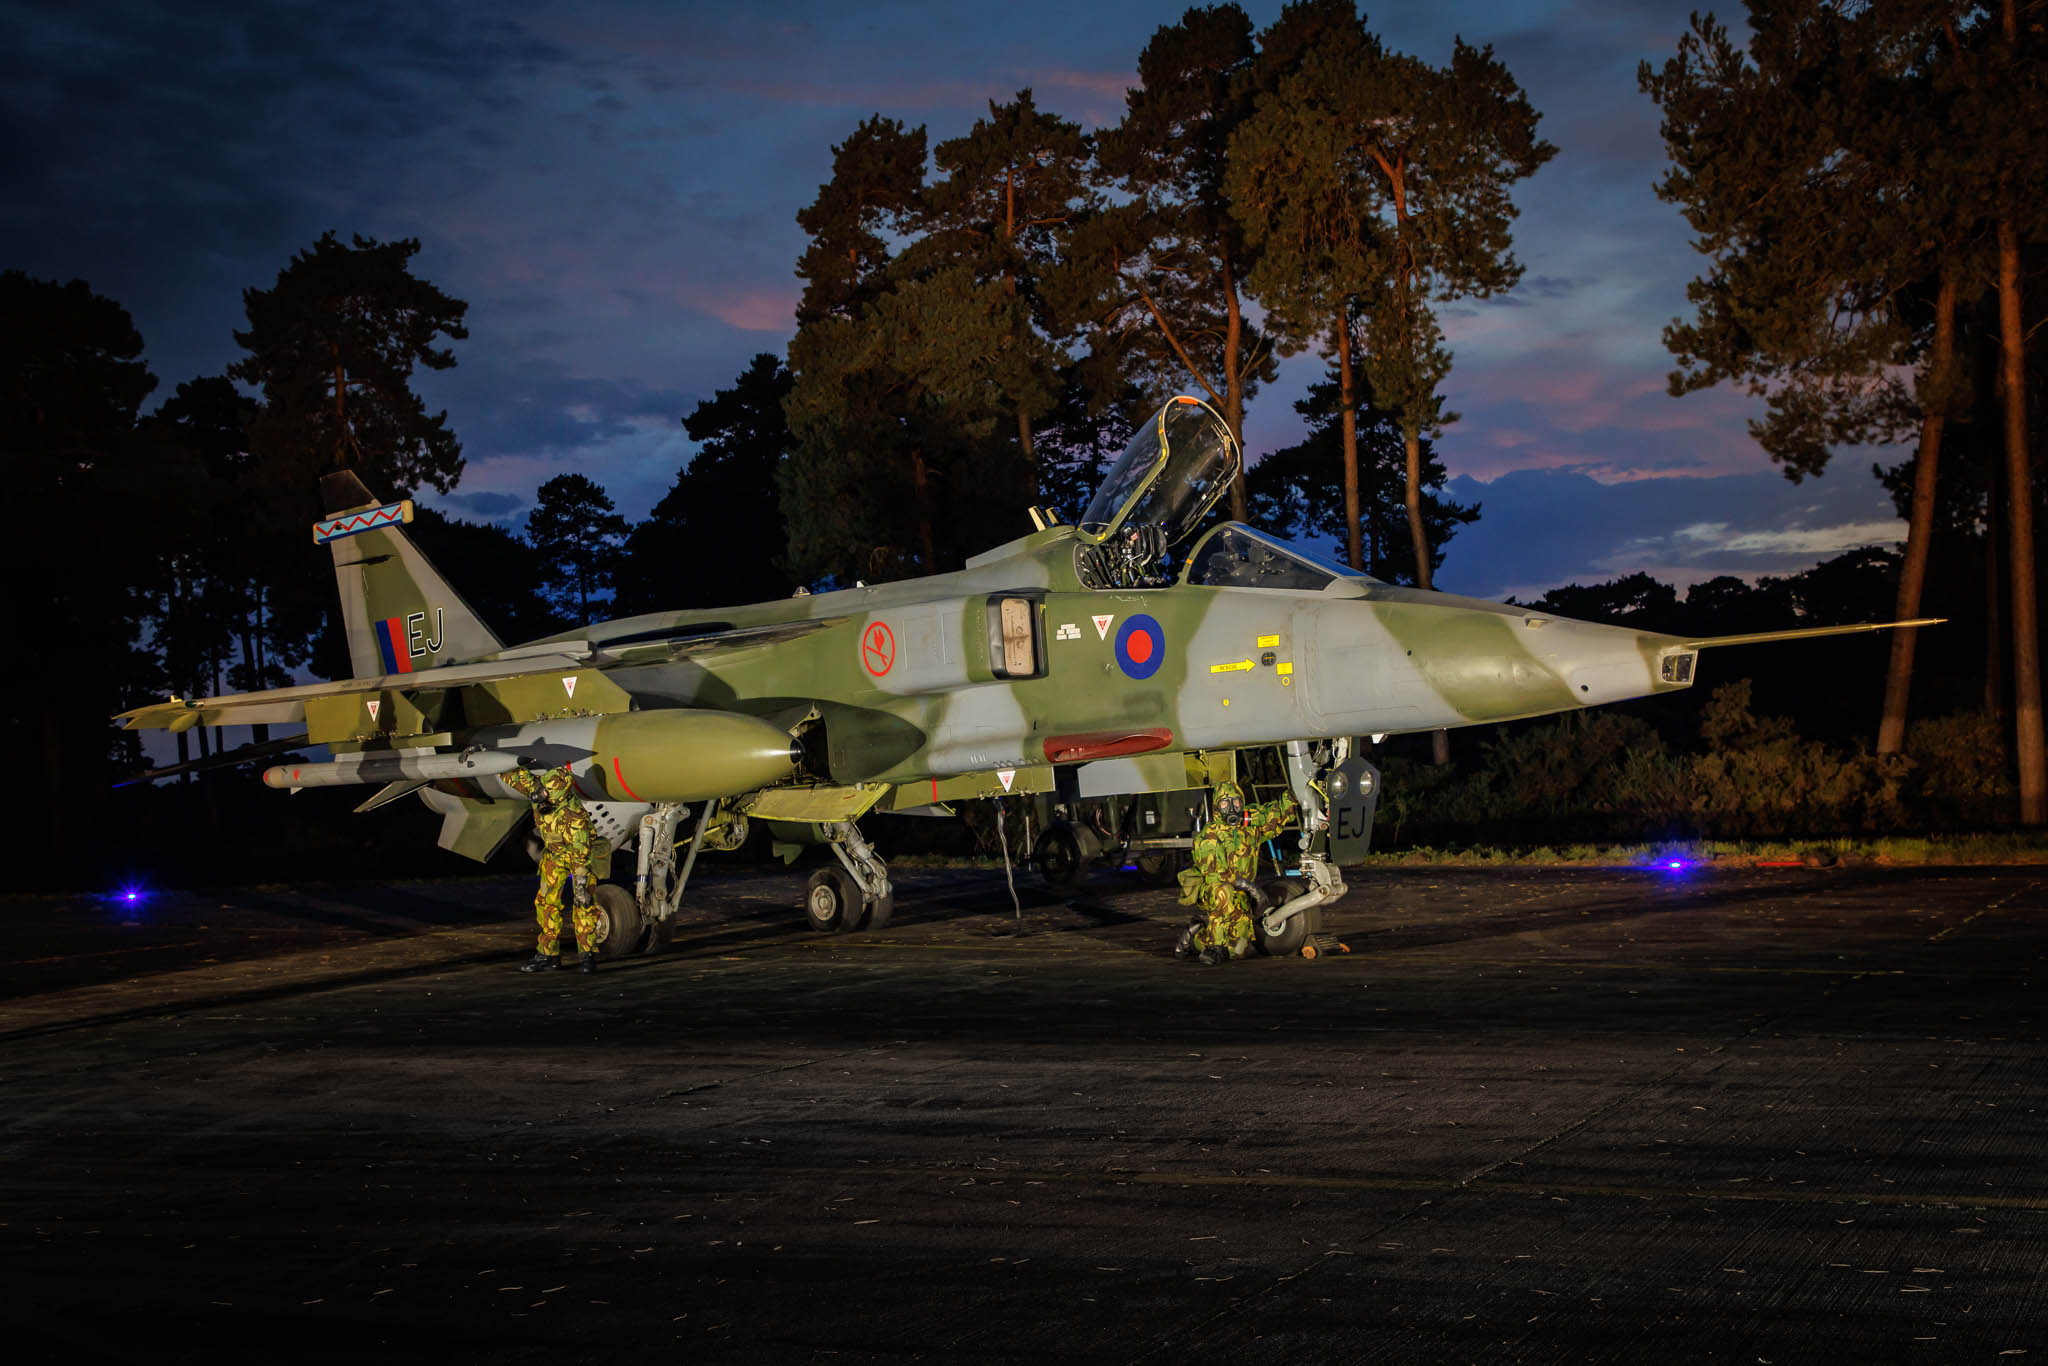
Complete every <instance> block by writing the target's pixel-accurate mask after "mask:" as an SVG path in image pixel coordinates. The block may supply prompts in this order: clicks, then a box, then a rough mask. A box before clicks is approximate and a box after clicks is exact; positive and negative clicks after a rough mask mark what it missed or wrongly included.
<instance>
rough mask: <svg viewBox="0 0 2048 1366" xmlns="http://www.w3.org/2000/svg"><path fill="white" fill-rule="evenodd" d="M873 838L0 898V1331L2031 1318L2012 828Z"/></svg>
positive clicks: (1288, 1358) (374, 1356)
mask: <svg viewBox="0 0 2048 1366" xmlns="http://www.w3.org/2000/svg"><path fill="white" fill-rule="evenodd" d="M897 877H898V888H899V890H898V895H897V902H896V922H895V924H894V925H893V926H892V927H891V928H889V929H888V930H886V931H883V932H881V933H872V934H851V935H835V936H820V935H814V934H812V933H810V932H808V931H807V930H805V929H804V928H803V926H802V922H801V919H800V917H799V915H798V913H797V910H796V902H797V897H798V895H799V894H800V892H801V889H802V880H801V870H797V871H796V872H794V873H791V872H784V871H783V870H780V869H776V870H774V871H773V872H767V871H759V870H730V869H728V870H723V871H719V872H715V873H714V874H712V875H711V876H710V877H708V878H706V879H704V880H703V881H702V882H701V884H700V887H699V889H698V890H697V892H696V893H695V894H694V895H693V897H692V902H691V907H690V911H689V913H688V919H687V921H686V922H685V924H684V925H683V926H682V928H681V930H680V932H679V934H678V937H677V942H676V944H675V946H674V947H673V948H672V949H670V950H669V951H668V952H665V953H661V954H656V955H648V956H644V957H640V958H635V959H630V960H624V961H621V962H618V963H614V964H607V965H606V969H605V970H604V971H601V972H599V973H597V974H596V975H594V976H590V977H585V976H583V975H581V974H578V973H560V974H549V975H544V976H538V977H529V976H522V975H520V974H519V973H517V972H515V971H513V967H514V965H515V964H516V963H517V962H518V961H519V960H520V959H521V958H523V957H524V955H525V954H526V953H527V952H528V951H529V946H530V943H531V938H530V936H531V931H530V923H531V922H530V920H529V919H528V914H527V905H528V900H529V898H530V895H531V890H530V889H531V884H530V882H527V881H522V880H516V879H508V878H497V879H470V880H450V881H445V882H417V883H407V884H400V885H389V884H387V885H381V886H379V885H364V886H342V885H322V886H308V887H304V888H295V889H288V890H287V889H262V890H255V891H249V890H236V891H229V892H218V893H213V894H177V895H163V896H155V897H142V898H140V899H139V900H137V901H135V902H133V903H130V902H127V901H124V900H121V899H120V898H118V897H110V898H107V899H101V900H91V899H75V900H66V899H61V898H41V899H37V898H12V899H8V900H5V901H0V915H5V916H6V918H7V923H6V930H7V933H6V935H5V937H4V941H0V942H4V950H0V1265H4V1266H5V1267H6V1268H7V1281H8V1289H9V1291H10V1292H11V1293H10V1294H9V1297H8V1300H9V1304H10V1306H11V1310H12V1312H11V1313H10V1314H9V1315H8V1318H9V1320H10V1321H11V1322H10V1328H9V1331H8V1335H7V1339H6V1341H7V1343H8V1347H7V1349H6V1350H7V1354H8V1356H9V1358H10V1359H11V1360H45V1359H58V1358H61V1359H63V1360H66V1361H72V1362H75V1361H93V1360H101V1359H106V1358H111V1357H114V1356H120V1357H122V1358H124V1359H134V1358H135V1357H136V1356H137V1355H138V1351H137V1349H136V1348H135V1346H134V1339H135V1337H136V1335H137V1334H141V1335H143V1336H144V1337H145V1338H146V1344H147V1345H146V1346H145V1347H144V1348H143V1349H142V1351H141V1353H140V1355H143V1356H144V1357H145V1359H148V1360H152V1361H163V1360H188V1359H196V1358H202V1357H206V1358H223V1357H225V1358H226V1359H236V1358H238V1357H242V1356H246V1355H249V1354H250V1353H251V1352H252V1351H254V1350H259V1349H260V1350H263V1351H264V1353H265V1358H266V1359H268V1358H269V1357H272V1356H275V1355H278V1354H280V1353H281V1354H283V1355H284V1359H285V1360H287V1361H289V1362H293V1363H297V1362H313V1361H319V1362H324V1361H344V1360H346V1361H356V1362H360V1361H364V1360H379V1359H384V1358H389V1357H394V1356H395V1357H396V1358H397V1359H403V1360H420V1359H433V1360H447V1361H465V1360H474V1361H490V1362H508V1361H514V1362H520V1361H562V1360H586V1359H590V1360H595V1359H605V1360H612V1361H618V1360H652V1359H664V1360H673V1361H687V1362H697V1361H769V1362H810V1361H833V1362H870V1361H890V1362H898V1361H940V1362H943V1361H995V1362H1010V1361H1042V1360H1047V1359H1053V1358H1060V1359H1067V1360H1076V1361H1091V1362H1092V1361H1114V1362H1152V1361H1204V1362H1206V1361H1233V1362H1282V1361H1285V1362H1300V1361H1364V1360H1372V1361H1375V1362H1384V1361H1396V1362H1411V1361H1412V1362H1458V1361H1472V1362H1498V1361H1509V1362H1571V1363H1581V1362H1644V1361H1659V1362H1683V1361H1729V1362H1758V1361H1762V1362H1812V1361H1841V1362H1864V1361H1868V1362H1922V1361H1924V1362H1957V1361H1986V1362H1990V1361H2005V1360H2014V1361H2021V1360H2024V1359H2026V1358H2029V1357H2031V1358H2033V1359H2035V1360H2044V1359H2048V1164H2044V1161H2043V1158H2044V1149H2048V1050H2044V1048H2043V1035H2044V1009H2043V1005H2042V999H2041V996H2040V991H2039V988H2040V986H2041V984H2042V983H2043V980H2044V976H2048V961H2044V956H2048V870H2044V869H2039V868H2032V869H2005V870H1998V869H1935V870H1914V871H1888V870H1879V869H1852V870H1812V869H1770V870H1757V871H1750V872H1719V871H1698V872H1689V873H1676V874H1674V873H1668V872H1659V871H1654V870H1627V869H1617V870H1583V869H1571V870H1538V869H1517V870H1504V871H1494V870H1447V871H1401V872H1373V873H1368V874H1362V875H1356V876H1355V877H1354V888H1355V890H1354V891H1353V892H1352V894H1351V896H1350V897H1349V898H1347V900H1346V901H1344V902H1343V903H1341V904H1340V906H1339V907H1338V908H1337V909H1336V911H1335V912H1334V913H1333V914H1332V917H1331V921H1330V928H1332V929H1334V930H1336V931H1338V932H1339V934H1340V935H1341V937H1342V938H1343V939H1344V940H1345V941H1346V942H1347V943H1348V945H1349V948H1350V950H1351V951H1350V952H1349V953H1348V954H1344V955H1338V956H1329V957H1325V958H1323V959H1321V960H1319V961H1315V962H1308V961H1304V960H1301V959H1298V958H1296V959H1252V960H1247V961H1244V962H1240V963H1234V964H1230V965H1228V966H1225V967H1220V968H1203V967H1200V966H1198V965H1194V964H1190V963H1183V962H1178V961H1175V960H1174V959H1172V957H1171V956H1170V953H1169V949H1170V946H1171V944H1172V941H1173V939H1174V936H1175V933H1176V931H1177V929H1178V927H1179V924H1180V923H1181V920H1182V918H1183V915H1184V913H1183V912H1182V911H1181V910H1180V909H1179V908H1177V907H1176V906H1175V905H1174V901H1173V896H1172V893H1171V892H1170V891H1160V890H1154V889H1149V888H1146V887H1144V886H1142V885H1141V884H1139V883H1137V882H1136V881H1134V880H1131V879H1130V878H1129V877H1128V876H1127V875H1125V876H1119V875H1115V874H1102V875H1099V876H1098V877H1097V878H1096V879H1095V880H1094V882H1092V883H1091V884H1090V886H1089V887H1088V888H1087V889H1086V892H1085V894H1084V895H1083V896H1082V897H1080V898H1079V899H1075V900H1067V899H1063V898H1055V897H1053V896H1051V895H1049V894H1047V893H1045V892H1043V891H1039V890H1037V889H1036V887H1035V884H1034V886H1032V887H1025V886H1024V885H1023V883H1022V880H1021V879H1020V886H1019V890H1020V893H1021V895H1022V900H1023V910H1022V914H1021V916H1017V915H1015V914H1014V913H1013V911H1012V907H1011V903H1010V898H1009V895H1008V893H1007V892H1006V890H1005V887H1004V882H1003V879H1002V877H1001V875H1000V874H994V873H988V872H969V871H909V872H902V871H899V873H898V875H897ZM1020 930H1021V933H1020V932H1019V931H1020Z"/></svg>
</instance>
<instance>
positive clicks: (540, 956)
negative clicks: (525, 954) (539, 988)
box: [519, 953, 562, 972]
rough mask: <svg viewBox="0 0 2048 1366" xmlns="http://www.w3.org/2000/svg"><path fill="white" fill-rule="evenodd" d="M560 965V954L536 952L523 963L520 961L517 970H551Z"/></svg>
mask: <svg viewBox="0 0 2048 1366" xmlns="http://www.w3.org/2000/svg"><path fill="white" fill-rule="evenodd" d="M560 966H562V955H561V954H559V953H536V954H534V955H533V957H531V958H529V959H528V960H526V961H525V962H524V963H521V964H520V965H519V970H520V971H521V972H553V971H554V970H555V969H556V968H558V967H560Z"/></svg>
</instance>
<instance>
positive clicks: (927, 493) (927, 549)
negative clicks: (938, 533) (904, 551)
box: [910, 451, 939, 574]
mask: <svg viewBox="0 0 2048 1366" xmlns="http://www.w3.org/2000/svg"><path fill="white" fill-rule="evenodd" d="M910 483H911V487H912V488H914V489H915V490H916V491H917V543H918V546H919V547H920V548H921V549H922V550H923V551H924V572H925V573H927V574H936V573H938V572H939V556H938V552H937V551H935V550H933V549H932V497H931V483H930V481H929V479H928V478H927V477H926V470H925V463H924V452H923V451H912V452H911V453H910Z"/></svg>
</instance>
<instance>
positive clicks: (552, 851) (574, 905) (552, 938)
mask: <svg viewBox="0 0 2048 1366" xmlns="http://www.w3.org/2000/svg"><path fill="white" fill-rule="evenodd" d="M504 781H505V786H507V787H509V788H511V789H512V790H513V791H514V792H517V793H518V794H519V795H520V796H522V797H525V798H526V799H527V800H529V801H531V802H532V803H533V827H534V829H535V830H536V831H537V832H538V833H539V835H540V838H541V856H540V890H539V892H537V893H536V894H535V895H534V898H533V915H534V918H535V919H536V920H538V921H540V952H541V953H544V954H546V955H548V956H549V957H553V956H554V955H556V954H558V953H560V952H561V951H562V887H563V884H564V883H567V884H569V886H570V887H571V888H572V889H573V890H572V892H571V894H570V911H571V919H572V921H573V923H574V925H575V929H576V948H577V950H578V951H579V952H581V953H594V952H596V950H597V943H596V938H597V908H596V907H595V906H593V905H592V904H591V901H590V813H589V812H588V811H586V810H584V809H583V801H582V799H581V798H580V797H578V796H577V795H576V784H575V781H574V780H573V779H572V778H570V776H569V770H568V769H566V768H551V769H548V770H547V771H546V772H544V773H541V774H539V775H538V776H536V775H534V774H532V773H529V772H527V771H526V770H525V769H523V768H520V769H514V770H513V771H512V772H510V773H508V774H506V775H505V779H504Z"/></svg>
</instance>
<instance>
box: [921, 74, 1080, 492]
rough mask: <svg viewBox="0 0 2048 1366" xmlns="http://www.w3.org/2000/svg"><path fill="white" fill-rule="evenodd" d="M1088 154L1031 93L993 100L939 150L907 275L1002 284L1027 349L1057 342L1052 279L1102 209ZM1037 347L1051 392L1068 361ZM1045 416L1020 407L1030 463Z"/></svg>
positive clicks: (1021, 437)
mask: <svg viewBox="0 0 2048 1366" xmlns="http://www.w3.org/2000/svg"><path fill="white" fill-rule="evenodd" d="M1090 153H1091V147H1090V139H1089V138H1088V136H1087V135H1086V134H1084V133H1083V132H1082V131H1081V128H1080V125H1078V124H1075V123H1072V122H1069V121H1068V120H1066V119H1062V118H1060V117H1058V116H1057V115H1053V114H1048V113H1045V112H1043V111H1041V110H1040V109H1039V108H1038V105H1037V101H1036V100H1035V99H1034V98H1033V97H1032V93H1031V91H1029V90H1020V91H1018V92H1017V97H1016V99H1014V100H1012V101H1011V102H1010V103H1008V104H996V103H995V102H994V101H990V103H989V107H988V117H987V118H986V119H977V120H975V123H974V127H973V128H972V129H971V130H969V131H968V132H967V133H966V134H965V135H964V136H962V137H957V138H950V139H948V140H947V141H945V142H942V143H940V144H939V145H938V146H937V147H936V148H934V149H933V151H932V160H933V163H934V165H936V166H937V168H938V170H939V171H940V172H941V173H942V174H943V176H944V178H943V179H941V180H938V181H936V182H935V183H933V184H932V185H931V186H930V187H929V188H928V189H927V190H926V191H925V195H924V208H923V212H922V213H921V214H920V215H919V218H918V224H917V226H918V230H919V232H920V233H921V237H920V239H919V240H918V241H917V242H916V243H915V244H914V245H912V246H911V247H910V248H908V249H907V250H906V251H905V252H904V253H903V260H902V262H901V263H900V266H899V273H900V274H905V275H909V276H917V275H922V274H925V273H928V272H930V271H932V270H935V269H940V268H943V267H945V266H948V265H964V266H966V267H967V268H968V269H969V270H970V271H971V272H972V273H973V277H974V280H975V283H977V284H989V283H997V282H999V283H1000V284H1001V285H1002V287H1003V289H1004V291H1005V292H1006V293H1008V294H1009V295H1010V296H1011V297H1012V298H1015V299H1017V300H1019V301H1020V302H1021V303H1022V304H1023V309H1022V310H1021V311H1020V312H1019V313H1017V314H1016V315H1015V317H1016V320H1017V322H1018V323H1019V325H1020V328H1021V330H1020V331H1019V333H1018V336H1017V341H1018V343H1019V344H1020V345H1029V344H1031V342H1032V341H1033V339H1034V338H1043V339H1046V340H1047V341H1049V342H1052V341H1054V339H1055V337H1056V335H1057V332H1058V330H1059V329H1058V325H1057V323H1056V321H1055V319H1054V317H1053V315H1052V310H1051V307H1050V305H1049V303H1048V302H1047V300H1046V298H1045V296H1044V282H1045V280H1046V278H1047V277H1048V276H1049V275H1050V274H1052V273H1053V272H1054V271H1056V270H1057V269H1059V267H1060V264H1061V262H1062V261H1063V260H1064V259H1065V257H1066V255H1067V239H1068V237H1069V236H1070V234H1071V232H1072V230H1073V228H1074V226H1075V224H1076V223H1078V222H1079V221H1081V220H1082V219H1084V218H1085V217H1086V216H1087V215H1088V214H1089V213H1090V212H1092V211H1093V210H1094V208H1095V207H1096V202H1095V196H1094V194H1093V192H1092V191H1091V189H1090V187H1089V183H1088V177H1089V169H1090V168H1089V158H1090ZM1054 346H1055V347H1056V342H1054ZM1034 351H1036V352H1040V353H1042V354H1045V355H1046V358H1047V373H1046V374H1045V375H1044V376H1042V377H1041V382H1040V383H1038V384H1036V385H1033V386H1031V387H1032V390H1033V392H1034V393H1044V394H1050V393H1052V392H1054V391H1055V389H1056V387H1057V385H1056V381H1055V379H1054V376H1053V375H1052V373H1051V371H1052V370H1054V369H1056V368H1057V366H1058V363H1059V362H1060V361H1061V360H1062V359H1064V358H1063V357H1060V356H1059V355H1058V354H1057V351H1056V349H1052V348H1045V347H1035V348H1034ZM1044 411H1045V409H1044V407H1043V406H1040V407H1038V408H1036V409H1032V408H1027V407H1022V406H1020V407H1018V408H1017V410H1016V413H1015V421H1016V428H1017V445H1018V448H1019V449H1020V450H1021V451H1022V452H1023V454H1024V458H1025V460H1026V461H1027V462H1030V461H1033V460H1034V459H1035V455H1034V450H1033V446H1034V441H1033V432H1032V424H1033V422H1034V421H1035V420H1036V419H1037V418H1038V417H1040V416H1043V414H1044Z"/></svg>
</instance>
